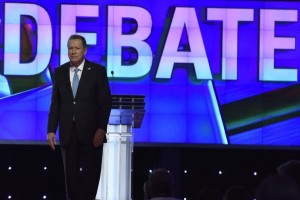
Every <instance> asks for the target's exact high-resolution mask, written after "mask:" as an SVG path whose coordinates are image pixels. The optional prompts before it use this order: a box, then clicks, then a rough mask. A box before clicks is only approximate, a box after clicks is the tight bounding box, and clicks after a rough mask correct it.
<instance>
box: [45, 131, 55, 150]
mask: <svg viewBox="0 0 300 200" xmlns="http://www.w3.org/2000/svg"><path fill="white" fill-rule="evenodd" d="M47 141H48V145H49V146H50V148H51V149H52V150H55V145H56V136H55V133H52V132H50V133H48V134H47Z"/></svg>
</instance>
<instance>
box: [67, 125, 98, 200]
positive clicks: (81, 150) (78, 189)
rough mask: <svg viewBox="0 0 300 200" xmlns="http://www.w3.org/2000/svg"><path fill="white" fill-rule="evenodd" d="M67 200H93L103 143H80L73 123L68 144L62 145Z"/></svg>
mask: <svg viewBox="0 0 300 200" xmlns="http://www.w3.org/2000/svg"><path fill="white" fill-rule="evenodd" d="M61 150H62V159H63V164H64V173H65V184H66V197H67V200H94V199H95V198H96V195H97V190H98V184H99V179H100V173H101V162H102V152H103V145H101V146H100V147H97V148H95V147H93V145H92V142H91V144H89V145H86V144H80V142H79V141H78V139H77V137H76V130H75V123H74V124H73V128H72V137H71V141H70V143H69V144H68V145H66V146H62V147H61Z"/></svg>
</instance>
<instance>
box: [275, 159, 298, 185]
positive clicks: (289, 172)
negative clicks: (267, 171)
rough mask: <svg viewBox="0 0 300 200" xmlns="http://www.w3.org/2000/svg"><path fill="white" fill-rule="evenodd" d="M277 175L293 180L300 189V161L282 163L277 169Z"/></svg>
mask: <svg viewBox="0 0 300 200" xmlns="http://www.w3.org/2000/svg"><path fill="white" fill-rule="evenodd" d="M277 173H278V174H279V175H281V176H287V177H289V178H290V179H292V180H293V181H294V182H295V183H296V184H297V185H298V187H299V188H300V161H299V160H289V161H287V162H285V163H282V164H281V165H279V167H278V168H277Z"/></svg>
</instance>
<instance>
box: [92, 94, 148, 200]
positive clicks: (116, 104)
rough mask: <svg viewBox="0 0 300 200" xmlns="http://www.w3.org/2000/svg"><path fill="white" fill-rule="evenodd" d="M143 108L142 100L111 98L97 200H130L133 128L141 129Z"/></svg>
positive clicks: (135, 98)
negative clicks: (111, 106) (111, 105)
mask: <svg viewBox="0 0 300 200" xmlns="http://www.w3.org/2000/svg"><path fill="white" fill-rule="evenodd" d="M144 106H145V103H144V96H136V95H134V96H130V95H118V96H116V95H115V96H113V109H112V111H111V115H110V118H109V125H108V127H107V143H106V144H104V147H103V156H102V170H101V177H100V182H99V187H98V192H97V196H96V199H97V200H131V171H132V168H131V166H132V152H133V128H139V127H140V126H141V122H142V119H143V116H144V113H145V110H144Z"/></svg>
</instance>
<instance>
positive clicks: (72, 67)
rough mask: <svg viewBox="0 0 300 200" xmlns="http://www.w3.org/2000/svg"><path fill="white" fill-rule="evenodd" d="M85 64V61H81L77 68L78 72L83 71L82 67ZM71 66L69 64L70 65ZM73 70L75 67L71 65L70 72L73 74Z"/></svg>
mask: <svg viewBox="0 0 300 200" xmlns="http://www.w3.org/2000/svg"><path fill="white" fill-rule="evenodd" d="M84 63H85V59H84V60H83V61H82V63H81V64H80V65H79V66H78V67H77V68H78V69H79V71H82V70H83V66H84ZM70 64H71V63H70ZM74 70H75V67H74V66H72V65H71V71H72V72H73V71H74Z"/></svg>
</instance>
